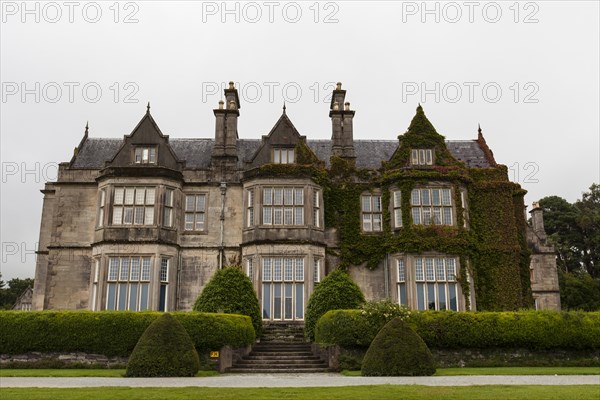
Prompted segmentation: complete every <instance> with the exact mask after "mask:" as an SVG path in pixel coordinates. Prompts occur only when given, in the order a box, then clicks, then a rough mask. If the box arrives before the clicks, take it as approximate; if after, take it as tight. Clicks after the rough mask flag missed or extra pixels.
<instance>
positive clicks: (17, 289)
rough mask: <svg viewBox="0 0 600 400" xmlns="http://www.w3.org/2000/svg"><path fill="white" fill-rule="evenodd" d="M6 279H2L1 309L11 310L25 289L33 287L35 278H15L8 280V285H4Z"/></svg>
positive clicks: (0, 288) (0, 281)
mask: <svg viewBox="0 0 600 400" xmlns="http://www.w3.org/2000/svg"><path fill="white" fill-rule="evenodd" d="M4 285H5V284H4V281H3V280H1V279H0V309H4V310H10V309H12V308H13V306H14V305H15V303H16V301H17V299H18V298H19V296H20V295H21V294H23V292H24V291H25V289H27V288H28V287H32V288H33V279H31V278H25V279H19V278H13V279H11V280H9V281H8V287H4Z"/></svg>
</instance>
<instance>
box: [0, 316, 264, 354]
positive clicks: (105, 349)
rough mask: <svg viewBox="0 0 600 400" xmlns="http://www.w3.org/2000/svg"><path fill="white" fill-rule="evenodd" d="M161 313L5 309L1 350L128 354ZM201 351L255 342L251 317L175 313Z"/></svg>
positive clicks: (0, 320) (0, 325) (0, 322)
mask: <svg viewBox="0 0 600 400" xmlns="http://www.w3.org/2000/svg"><path fill="white" fill-rule="evenodd" d="M162 314H163V313H160V312H128V311H101V312H93V311H1V312H0V332H1V333H2V334H0V354H23V353H27V352H32V351H36V352H42V353H46V352H84V353H91V354H103V355H106V356H109V357H110V356H122V357H128V356H129V355H130V354H131V352H132V351H133V349H134V347H135V345H136V343H137V341H138V340H139V338H140V337H141V336H142V334H143V333H144V331H145V330H146V328H148V326H149V325H150V324H151V323H152V322H153V321H154V320H155V319H156V318H158V317H159V316H160V315H162ZM172 315H173V317H175V318H176V319H177V320H178V321H179V322H181V324H182V325H183V326H184V327H185V329H186V331H187V332H188V334H189V335H190V337H191V339H192V341H193V342H194V346H195V347H196V350H197V351H198V352H199V353H200V352H203V351H207V350H216V349H220V348H221V347H223V346H225V345H229V346H231V347H233V348H238V347H243V346H246V345H249V344H252V343H254V341H255V339H256V337H255V333H254V328H253V327H252V321H251V320H250V318H249V317H247V316H244V315H235V314H211V313H199V312H175V313H172Z"/></svg>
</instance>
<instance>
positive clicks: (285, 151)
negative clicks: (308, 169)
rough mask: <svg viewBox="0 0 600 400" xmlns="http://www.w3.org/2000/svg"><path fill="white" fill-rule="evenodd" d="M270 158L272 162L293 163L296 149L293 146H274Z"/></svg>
mask: <svg viewBox="0 0 600 400" xmlns="http://www.w3.org/2000/svg"><path fill="white" fill-rule="evenodd" d="M271 160H272V162H273V164H295V163H296V149H295V148H294V147H274V148H273V149H272V156H271Z"/></svg>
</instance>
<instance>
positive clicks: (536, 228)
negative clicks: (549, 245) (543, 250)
mask: <svg viewBox="0 0 600 400" xmlns="http://www.w3.org/2000/svg"><path fill="white" fill-rule="evenodd" d="M529 213H530V214H531V225H532V228H533V232H535V234H536V235H537V237H539V238H540V239H541V240H542V241H545V240H546V230H545V229H544V210H542V207H540V203H538V202H537V201H535V202H533V206H532V210H531V211H529Z"/></svg>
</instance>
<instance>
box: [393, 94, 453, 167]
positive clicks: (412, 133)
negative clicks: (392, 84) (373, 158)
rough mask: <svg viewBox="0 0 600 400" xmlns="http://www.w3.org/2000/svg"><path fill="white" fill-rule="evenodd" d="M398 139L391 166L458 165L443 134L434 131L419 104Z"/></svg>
mask: <svg viewBox="0 0 600 400" xmlns="http://www.w3.org/2000/svg"><path fill="white" fill-rule="evenodd" d="M398 140H399V142H400V143H399V145H398V148H397V149H396V151H395V152H394V154H393V155H392V158H391V159H390V163H389V166H390V167H392V168H402V167H415V168H427V167H433V166H436V165H443V166H450V165H460V163H459V162H458V161H457V160H456V159H455V158H454V157H453V156H452V154H451V153H450V151H448V147H447V146H446V140H445V138H444V136H442V135H440V134H439V133H438V132H437V131H436V129H435V127H434V126H433V124H432V123H431V122H430V121H429V119H428V118H427V116H426V115H425V112H424V111H423V107H421V105H420V104H419V106H418V107H417V112H416V114H415V116H414V117H413V119H412V121H411V122H410V125H409V127H408V129H407V130H406V132H405V133H404V134H403V135H400V136H398Z"/></svg>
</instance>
